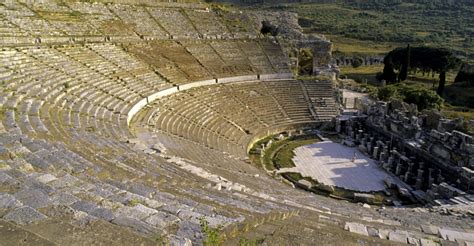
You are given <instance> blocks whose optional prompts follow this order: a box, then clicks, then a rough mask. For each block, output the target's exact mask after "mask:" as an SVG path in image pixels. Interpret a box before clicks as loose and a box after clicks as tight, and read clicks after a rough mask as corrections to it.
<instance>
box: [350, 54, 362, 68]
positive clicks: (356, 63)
mask: <svg viewBox="0 0 474 246" xmlns="http://www.w3.org/2000/svg"><path fill="white" fill-rule="evenodd" d="M362 64H364V59H363V58H362V57H360V56H355V57H354V58H352V61H351V65H352V67H353V68H358V67H360V66H362Z"/></svg>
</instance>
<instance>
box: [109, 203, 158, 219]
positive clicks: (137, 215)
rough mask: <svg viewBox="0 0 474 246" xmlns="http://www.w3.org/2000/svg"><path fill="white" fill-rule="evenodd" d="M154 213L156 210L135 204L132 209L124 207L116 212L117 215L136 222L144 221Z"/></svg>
mask: <svg viewBox="0 0 474 246" xmlns="http://www.w3.org/2000/svg"><path fill="white" fill-rule="evenodd" d="M156 212H157V211H156V210H154V209H151V208H149V207H146V206H143V205H142V204H137V205H135V206H133V207H130V206H124V207H122V208H120V209H119V210H118V214H120V215H123V216H127V217H130V218H134V219H137V220H142V219H145V218H146V217H148V216H150V215H152V214H154V213H156Z"/></svg>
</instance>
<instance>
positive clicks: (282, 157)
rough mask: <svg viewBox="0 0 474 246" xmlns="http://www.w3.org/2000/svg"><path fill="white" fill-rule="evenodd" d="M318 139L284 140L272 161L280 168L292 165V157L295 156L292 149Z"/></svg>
mask: <svg viewBox="0 0 474 246" xmlns="http://www.w3.org/2000/svg"><path fill="white" fill-rule="evenodd" d="M317 141H318V139H314V138H313V139H296V140H293V141H285V142H286V143H285V144H284V145H283V146H282V147H281V148H280V149H279V150H278V152H277V153H276V154H275V157H274V158H273V162H274V163H275V164H276V165H278V166H279V167H280V168H287V167H294V166H295V164H294V163H293V160H292V159H293V157H294V156H295V154H294V152H293V150H294V149H296V148H298V147H300V146H304V145H309V144H313V143H315V142H317Z"/></svg>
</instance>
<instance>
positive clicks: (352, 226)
mask: <svg viewBox="0 0 474 246" xmlns="http://www.w3.org/2000/svg"><path fill="white" fill-rule="evenodd" d="M344 229H346V230H348V231H350V232H353V233H357V234H360V235H364V236H368V235H369V233H368V232H367V227H366V226H365V225H363V224H360V223H355V222H346V225H345V226H344Z"/></svg>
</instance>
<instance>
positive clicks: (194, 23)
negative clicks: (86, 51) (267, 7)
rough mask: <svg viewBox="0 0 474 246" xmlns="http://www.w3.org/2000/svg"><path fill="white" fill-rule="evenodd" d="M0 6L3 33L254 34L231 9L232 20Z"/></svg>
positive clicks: (136, 10)
mask: <svg viewBox="0 0 474 246" xmlns="http://www.w3.org/2000/svg"><path fill="white" fill-rule="evenodd" d="M0 8H1V10H2V13H5V14H4V15H2V16H1V17H0V21H2V23H4V25H2V27H3V26H5V27H8V29H7V30H8V32H7V31H4V32H0V34H2V35H1V36H5V37H25V36H30V37H36V36H52V37H54V36H64V37H69V36H71V37H81V36H90V37H93V36H118V37H131V38H132V39H133V38H135V39H136V40H138V39H146V40H150V39H169V38H173V39H182V38H184V39H196V38H206V39H216V38H219V39H222V38H255V37H257V36H258V34H257V33H258V32H257V31H256V30H255V29H253V28H251V27H252V25H251V23H250V22H251V21H250V18H249V17H248V16H246V15H245V14H242V13H238V12H232V13H229V15H231V17H233V18H221V16H219V14H217V13H216V12H214V11H209V10H208V9H204V8H200V9H196V8H166V7H151V6H148V7H145V6H140V5H124V4H102V3H86V2H68V3H65V4H62V5H59V4H57V3H48V4H41V3H37V2H31V3H30V2H28V3H26V4H21V3H19V2H17V1H8V3H5V4H2V6H0ZM226 17H227V16H226ZM224 20H225V21H224ZM239 20H246V22H247V23H241V21H239ZM245 24H248V25H245ZM244 26H245V28H244ZM2 41H5V42H7V43H15V42H17V41H18V40H14V39H8V38H4V39H2ZM44 41H47V40H46V39H45V40H44ZM20 42H21V41H20Z"/></svg>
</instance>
